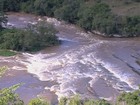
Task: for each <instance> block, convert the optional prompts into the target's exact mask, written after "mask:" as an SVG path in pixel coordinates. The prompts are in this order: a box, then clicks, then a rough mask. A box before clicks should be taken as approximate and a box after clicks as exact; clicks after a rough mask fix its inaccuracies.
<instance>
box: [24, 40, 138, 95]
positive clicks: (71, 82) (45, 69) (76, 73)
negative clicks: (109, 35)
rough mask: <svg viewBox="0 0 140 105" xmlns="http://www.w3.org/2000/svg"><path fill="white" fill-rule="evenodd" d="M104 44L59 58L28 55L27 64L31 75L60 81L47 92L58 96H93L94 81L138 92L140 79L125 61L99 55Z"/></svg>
mask: <svg viewBox="0 0 140 105" xmlns="http://www.w3.org/2000/svg"><path fill="white" fill-rule="evenodd" d="M102 44H104V42H98V43H97V42H96V43H94V44H89V45H81V46H80V45H79V46H78V47H75V48H73V49H69V50H67V51H64V52H63V53H62V54H60V55H57V56H53V54H41V53H39V54H34V55H32V54H24V56H26V57H27V62H24V63H25V64H26V66H27V69H28V72H30V73H32V74H35V75H36V76H37V77H38V78H39V79H40V80H41V81H56V82H57V83H58V85H55V86H52V87H50V88H49V87H46V89H49V90H51V91H54V92H55V93H56V94H57V95H58V97H62V96H71V95H73V94H77V93H79V92H80V93H81V92H82V90H83V93H82V94H81V95H82V96H83V97H86V96H88V95H89V94H90V93H89V91H88V86H89V87H91V88H92V86H93V84H94V83H95V82H94V81H95V80H96V79H97V80H98V79H99V78H102V79H104V80H105V81H106V84H107V85H109V86H111V87H113V88H115V89H117V90H121V91H130V90H132V89H137V88H138V84H139V81H140V76H139V75H138V74H137V73H135V72H133V71H132V70H131V68H129V67H128V66H127V65H126V64H125V63H124V62H122V61H120V60H118V59H116V58H114V57H113V56H109V55H108V52H103V51H104V50H103V51H102V53H104V54H102V53H100V52H98V48H99V47H100V45H102ZM88 78H90V79H88ZM82 81H87V82H86V83H85V87H80V86H79V85H81V82H82ZM80 90H81V91H80ZM87 94H88V95H87Z"/></svg>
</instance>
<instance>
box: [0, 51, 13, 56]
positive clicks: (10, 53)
mask: <svg viewBox="0 0 140 105" xmlns="http://www.w3.org/2000/svg"><path fill="white" fill-rule="evenodd" d="M14 55H16V52H13V51H9V50H0V56H5V57H8V56H14Z"/></svg>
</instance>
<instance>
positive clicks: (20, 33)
mask: <svg viewBox="0 0 140 105" xmlns="http://www.w3.org/2000/svg"><path fill="white" fill-rule="evenodd" d="M0 5H2V1H0ZM1 7H2V6H1ZM6 23H7V17H6V16H5V13H4V11H3V8H1V10H0V49H1V50H0V55H3V56H4V55H5V56H10V55H14V52H10V51H9V52H8V51H7V50H3V49H9V50H16V51H37V50H40V49H42V48H44V47H48V46H54V45H57V44H59V40H58V38H57V36H56V33H57V31H56V29H55V28H54V27H53V26H52V25H50V24H48V23H46V22H45V21H41V22H38V23H37V24H35V25H33V24H28V26H27V28H25V29H16V28H10V29H8V28H4V27H2V26H3V24H6Z"/></svg>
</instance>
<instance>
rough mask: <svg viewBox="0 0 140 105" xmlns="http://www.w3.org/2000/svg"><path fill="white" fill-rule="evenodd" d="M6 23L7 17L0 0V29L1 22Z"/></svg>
mask: <svg viewBox="0 0 140 105" xmlns="http://www.w3.org/2000/svg"><path fill="white" fill-rule="evenodd" d="M6 23H7V17H6V16H5V13H4V11H3V0H0V30H2V24H6Z"/></svg>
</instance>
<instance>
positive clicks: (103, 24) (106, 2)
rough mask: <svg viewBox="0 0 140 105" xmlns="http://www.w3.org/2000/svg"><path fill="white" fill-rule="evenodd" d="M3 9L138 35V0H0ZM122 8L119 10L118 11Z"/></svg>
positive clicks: (106, 30)
mask: <svg viewBox="0 0 140 105" xmlns="http://www.w3.org/2000/svg"><path fill="white" fill-rule="evenodd" d="M1 1H3V3H4V11H15V12H19V11H23V12H27V13H33V14H36V15H43V16H44V15H46V16H49V17H55V18H57V19H59V20H64V21H66V22H69V23H73V24H77V25H79V26H80V27H82V28H84V29H85V30H86V31H91V32H95V31H98V32H101V33H104V34H105V35H106V36H113V35H114V34H117V35H119V36H120V37H131V36H140V28H139V27H140V13H139V11H140V0H1ZM121 11H122V12H121Z"/></svg>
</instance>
